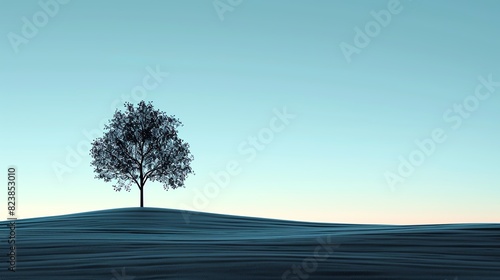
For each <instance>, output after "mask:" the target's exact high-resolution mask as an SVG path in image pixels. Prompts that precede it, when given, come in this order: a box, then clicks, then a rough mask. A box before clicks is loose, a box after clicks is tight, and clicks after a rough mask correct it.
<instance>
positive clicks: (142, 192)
mask: <svg viewBox="0 0 500 280" xmlns="http://www.w3.org/2000/svg"><path fill="white" fill-rule="evenodd" d="M141 207H144V186H142V188H141Z"/></svg>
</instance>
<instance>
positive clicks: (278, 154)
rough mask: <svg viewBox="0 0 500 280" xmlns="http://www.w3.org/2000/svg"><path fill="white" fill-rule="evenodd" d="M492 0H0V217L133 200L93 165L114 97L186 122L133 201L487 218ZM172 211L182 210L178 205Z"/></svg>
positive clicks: (354, 215) (214, 209)
mask: <svg viewBox="0 0 500 280" xmlns="http://www.w3.org/2000/svg"><path fill="white" fill-rule="evenodd" d="M499 9H500V2H498V1H493V0H491V1H485V0H483V1H451V0H449V1H410V0H401V1H396V0H389V1H388V0H383V1H382V0H380V1H361V0H355V1H330V0H318V1H305V0H302V1H299V0H286V1H285V0H276V1H266V0H252V1H250V0H242V1H239V0H220V1H217V0H216V1H213V0H182V1H180V0H176V1H161V0H150V1H124V0H121V1H117V0H110V1H96V0H88V1H82V0H72V1H67V0H57V1H56V0H41V1H31V0H30V1H29V0H23V1H17V0H2V1H0V23H1V24H0V34H1V35H2V37H1V38H2V39H1V40H0V94H1V100H2V110H1V112H0V114H1V121H2V124H1V130H2V137H1V138H0V150H1V158H0V166H1V167H2V168H3V170H4V171H2V172H3V173H4V175H3V176H1V177H2V178H3V179H2V180H3V181H4V183H2V185H3V186H4V187H2V191H1V192H0V205H4V206H2V207H0V219H7V217H8V213H7V180H8V179H7V175H8V168H9V167H10V166H15V167H16V178H17V187H18V188H17V200H16V201H17V204H16V207H17V210H16V211H17V216H18V217H19V218H30V217H42V216H52V215H61V214H68V213H77V212H85V211H94V210H101V209H110V208H120V207H137V206H139V190H138V189H137V188H132V191H131V192H126V191H122V192H115V191H114V190H113V187H112V183H106V182H104V181H101V180H97V179H94V175H95V174H94V173H93V168H92V167H91V166H90V161H91V158H90V155H89V149H90V143H91V141H93V139H95V138H97V137H99V136H101V135H102V133H103V125H104V123H106V122H107V121H108V120H109V119H110V118H112V116H113V113H114V112H115V110H122V109H123V103H124V102H125V101H128V102H132V103H138V102H139V101H140V100H145V101H152V102H153V105H154V106H155V108H156V109H159V110H161V111H164V112H166V113H167V114H169V115H175V116H176V117H178V118H179V119H180V120H181V122H182V123H183V124H184V126H183V127H182V128H180V131H179V133H180V137H182V138H183V139H184V140H185V141H186V142H188V143H189V144H190V146H191V152H192V154H193V155H194V161H193V163H192V167H193V169H194V171H195V174H194V175H190V176H189V177H188V179H187V180H186V182H185V188H180V189H176V190H169V191H165V190H163V186H162V185H161V184H160V183H152V182H150V183H148V184H147V185H146V187H145V198H144V199H145V206H147V207H162V208H173V209H182V210H194V211H202V212H211V213H223V214H232V215H240V216H252V217H267V218H276V219H287V220H299V221H315V222H333V223H370V224H433V223H479V222H500V203H498V198H499V197H500V181H499V177H498V174H499V173H500V159H499V157H498V155H499V154H498V151H499V147H500V133H499V131H500V129H499V125H500V114H499V111H498V108H499V106H500V68H499V64H498V61H500V52H498V50H499V49H500V37H499V36H497V35H498V31H499V27H500V17H498V11H499ZM188 220H189V216H188V217H186V221H188Z"/></svg>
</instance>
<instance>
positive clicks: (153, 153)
mask: <svg viewBox="0 0 500 280" xmlns="http://www.w3.org/2000/svg"><path fill="white" fill-rule="evenodd" d="M124 106H125V108H126V110H125V111H124V112H121V111H118V110H116V112H115V114H114V116H113V118H112V119H111V120H110V121H109V123H108V124H107V125H105V127H104V135H103V136H102V137H100V138H97V139H95V140H94V141H93V142H92V148H91V150H90V155H91V156H92V158H93V160H92V162H91V166H93V167H94V172H95V173H97V175H96V176H95V178H97V179H102V180H104V181H105V182H110V181H111V180H116V182H117V183H116V184H115V185H113V187H114V189H115V191H121V190H122V189H125V190H126V191H130V186H131V185H132V184H134V183H135V184H136V185H137V187H139V190H140V191H141V207H144V186H145V184H146V182H147V181H152V182H154V181H158V182H161V183H163V188H164V189H165V190H168V189H169V188H172V189H176V188H178V187H184V181H185V180H186V178H187V176H188V175H189V174H190V173H194V172H193V170H192V169H191V166H190V164H191V161H192V160H193V156H192V155H191V152H190V151H189V144H188V143H186V142H184V141H183V140H182V139H180V138H179V137H178V131H177V128H178V127H179V126H182V123H181V122H180V121H179V119H177V118H175V116H168V115H167V114H165V113H164V112H161V111H159V110H155V109H154V108H153V105H152V103H151V102H149V103H147V104H146V103H145V102H144V101H141V102H140V103H139V104H138V105H137V107H134V106H133V105H132V104H131V103H128V102H126V103H125V105H124Z"/></svg>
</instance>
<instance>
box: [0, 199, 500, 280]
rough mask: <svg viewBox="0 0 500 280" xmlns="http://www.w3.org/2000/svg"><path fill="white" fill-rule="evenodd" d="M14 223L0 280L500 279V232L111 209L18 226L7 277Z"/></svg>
mask: <svg viewBox="0 0 500 280" xmlns="http://www.w3.org/2000/svg"><path fill="white" fill-rule="evenodd" d="M188 213H191V214H190V215H189V217H187V215H188ZM185 218H187V219H188V220H189V222H188V223H187V222H186V219H185ZM7 224H8V222H6V221H3V222H0V226H1V232H0V234H1V236H2V238H3V239H4V240H0V242H1V243H0V244H1V245H0V248H1V255H0V258H1V259H0V264H1V267H0V279H1V280H4V279H5V280H9V279H27V280H28V279H29V280H43V279H47V280H60V279H68V280H69V279H82V280H83V279H85V280H88V279H106V280H141V279H179V280H183V279H236V280H237V279H252V280H259V279H276V280H280V279H294V280H297V279H309V280H314V279H330V280H331V279H381V280H382V279H440V280H445V279H448V280H452V279H456V280H465V279H478V280H480V279H496V280H497V279H500V224H450V225H423V226H386V225H352V224H320V223H304V222H292V221H281V220H269V219H257V218H247V217H238V216H227V215H216V214H206V213H196V212H182V211H178V210H170V209H160V208H143V209H140V208H124V209H114V210H104V211H97V212H88V213H80V214H73V215H65V216H56V217H45V218H36V219H24V220H18V221H17V224H16V231H17V241H16V245H17V272H15V273H13V272H9V271H8V270H7V267H8V264H7V258H8V257H7V253H8V243H7V236H8V234H9V233H8V230H9V229H8V226H7Z"/></svg>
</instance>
